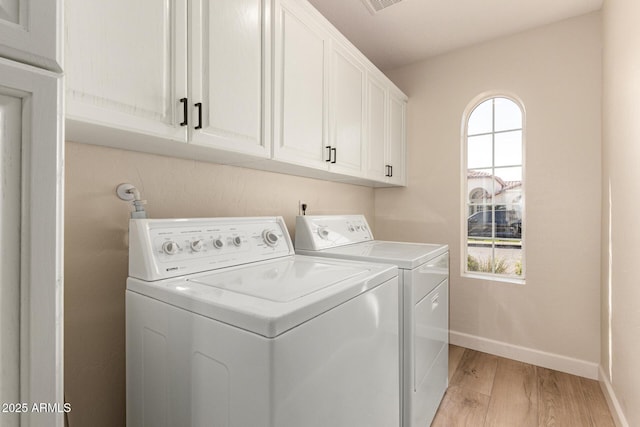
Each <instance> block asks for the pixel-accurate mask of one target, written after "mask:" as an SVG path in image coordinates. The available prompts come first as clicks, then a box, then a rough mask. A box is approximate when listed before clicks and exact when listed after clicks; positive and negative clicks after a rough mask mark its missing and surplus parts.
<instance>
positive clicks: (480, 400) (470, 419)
mask: <svg viewBox="0 0 640 427" xmlns="http://www.w3.org/2000/svg"><path fill="white" fill-rule="evenodd" d="M488 405H489V396H486V395H484V394H482V393H478V392H475V391H473V390H468V389H464V388H462V387H456V386H453V387H449V389H448V390H447V392H446V393H445V395H444V398H443V399H442V403H440V408H438V412H437V413H436V416H435V418H434V420H433V423H431V427H452V426H460V427H463V426H468V427H479V426H482V425H483V423H484V417H485V414H486V413H487V406H488Z"/></svg>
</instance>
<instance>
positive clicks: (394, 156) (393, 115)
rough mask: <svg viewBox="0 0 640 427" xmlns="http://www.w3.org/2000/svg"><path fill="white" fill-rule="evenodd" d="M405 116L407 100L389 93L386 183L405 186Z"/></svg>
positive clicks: (401, 95) (394, 93)
mask: <svg viewBox="0 0 640 427" xmlns="http://www.w3.org/2000/svg"><path fill="white" fill-rule="evenodd" d="M406 115H407V100H406V97H405V96H404V95H403V94H401V93H396V92H395V91H390V93H389V143H388V145H387V155H386V158H387V160H386V164H385V168H386V169H387V171H386V172H387V173H386V174H385V175H386V176H387V182H388V183H390V184H395V185H406V170H405V168H406V153H405V150H406Z"/></svg>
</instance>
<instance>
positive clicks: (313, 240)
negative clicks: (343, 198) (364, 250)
mask: <svg viewBox="0 0 640 427" xmlns="http://www.w3.org/2000/svg"><path fill="white" fill-rule="evenodd" d="M370 240H373V234H372V232H371V229H370V228H369V224H368V223H367V219H366V218H365V217H364V215H304V216H298V217H296V249H299V250H314V251H317V250H321V249H328V248H335V247H338V246H344V245H350V244H353V243H361V242H367V241H370Z"/></svg>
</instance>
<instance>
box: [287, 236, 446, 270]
mask: <svg viewBox="0 0 640 427" xmlns="http://www.w3.org/2000/svg"><path fill="white" fill-rule="evenodd" d="M447 250H449V247H448V246H447V245H439V244H430V243H405V242H388V241H383V240H374V241H371V242H364V243H356V244H352V245H347V246H339V247H335V248H329V249H323V250H320V251H299V252H300V253H302V254H306V255H316V256H324V257H336V258H341V259H351V260H360V261H368V262H383V263H390V264H395V265H397V266H398V267H399V268H402V269H409V270H411V269H414V268H416V267H418V266H420V265H422V264H424V263H426V262H428V261H429V260H431V259H433V258H435V257H437V256H438V255H442V254H444V253H445V252H447Z"/></svg>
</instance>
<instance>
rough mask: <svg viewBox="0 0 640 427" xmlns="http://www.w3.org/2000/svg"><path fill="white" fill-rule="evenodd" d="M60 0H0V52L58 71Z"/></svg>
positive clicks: (59, 57) (60, 64) (19, 60)
mask: <svg viewBox="0 0 640 427" xmlns="http://www.w3.org/2000/svg"><path fill="white" fill-rule="evenodd" d="M61 17H62V0H47V1H29V0H2V1H0V56H1V57H4V58H9V59H12V60H14V61H17V62H22V63H25V64H30V65H35V66H36V67H40V68H45V69H47V70H51V71H56V72H60V71H62V48H61V46H62V41H61V38H60V36H61V35H62V32H61V31H58V30H57V26H58V25H60V24H61Z"/></svg>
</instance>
